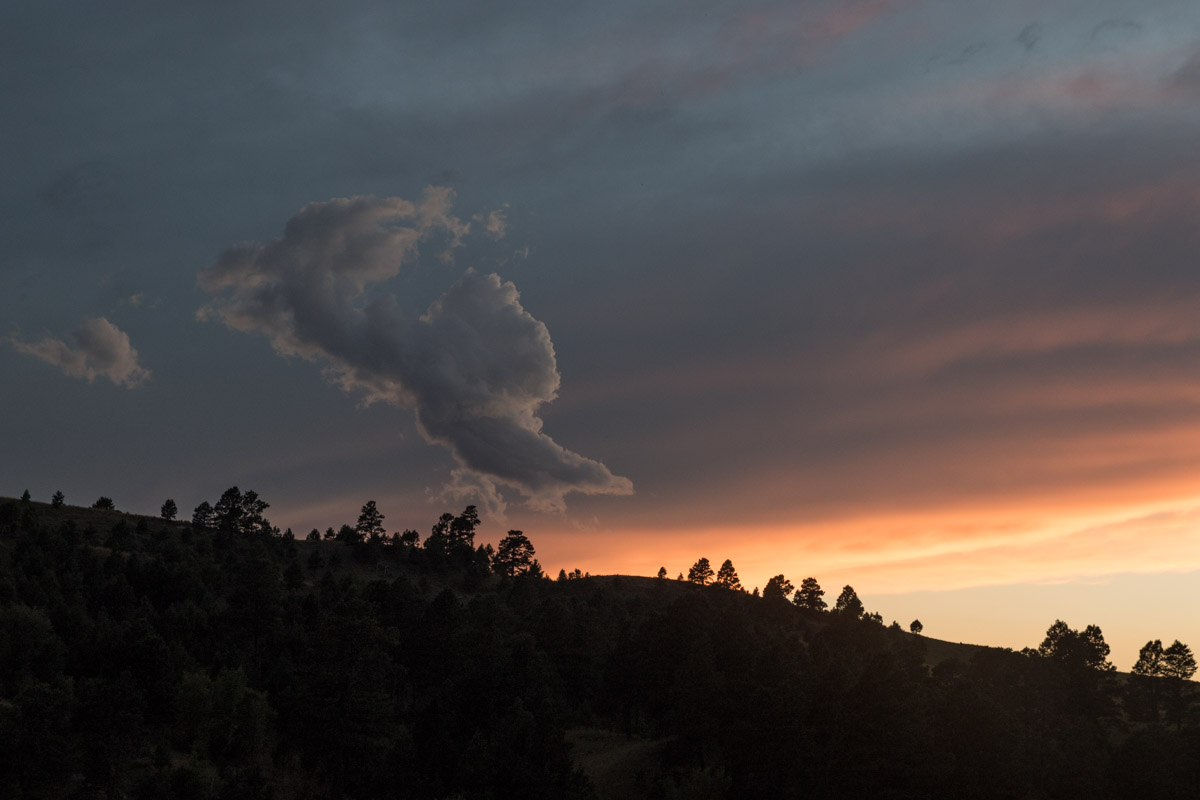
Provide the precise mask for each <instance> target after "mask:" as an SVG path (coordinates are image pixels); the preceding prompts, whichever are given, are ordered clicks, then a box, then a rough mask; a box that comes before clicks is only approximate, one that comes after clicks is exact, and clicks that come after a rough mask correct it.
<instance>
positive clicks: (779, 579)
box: [762, 575, 796, 600]
mask: <svg viewBox="0 0 1200 800" xmlns="http://www.w3.org/2000/svg"><path fill="white" fill-rule="evenodd" d="M795 588H796V587H795V586H793V585H792V582H791V581H789V580H788V579H787V578H785V577H783V575H776V576H775V577H774V578H771V579H770V580H768V581H767V585H766V586H765V587H763V593H762V596H763V599H764V600H787V599H788V595H790V594H791V593H792V591H793V590H794V589H795Z"/></svg>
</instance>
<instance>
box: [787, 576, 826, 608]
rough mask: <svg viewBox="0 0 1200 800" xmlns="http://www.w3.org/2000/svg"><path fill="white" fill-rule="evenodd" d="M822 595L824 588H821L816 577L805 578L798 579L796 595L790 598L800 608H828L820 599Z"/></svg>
mask: <svg viewBox="0 0 1200 800" xmlns="http://www.w3.org/2000/svg"><path fill="white" fill-rule="evenodd" d="M824 595H825V590H824V589H822V588H821V584H819V583H817V579H816V578H805V579H804V580H802V581H800V588H799V589H797V590H796V596H795V597H793V598H792V602H793V603H795V604H796V605H797V606H799V607H800V608H807V609H810V610H812V611H824V610H825V609H826V608H828V606H827V605H826V604H825V601H824V600H823V599H822V597H824Z"/></svg>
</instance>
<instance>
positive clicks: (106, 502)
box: [26, 492, 116, 511]
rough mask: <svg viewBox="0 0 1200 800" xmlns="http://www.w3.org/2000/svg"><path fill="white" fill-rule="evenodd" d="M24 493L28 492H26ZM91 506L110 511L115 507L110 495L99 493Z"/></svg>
mask: <svg viewBox="0 0 1200 800" xmlns="http://www.w3.org/2000/svg"><path fill="white" fill-rule="evenodd" d="M26 494H28V492H27V493H26ZM92 508H102V509H105V510H106V511H112V510H113V509H115V508H116V506H115V505H113V501H112V498H111V497H105V496H103V495H101V496H100V498H99V499H98V500H96V502H94V503H92Z"/></svg>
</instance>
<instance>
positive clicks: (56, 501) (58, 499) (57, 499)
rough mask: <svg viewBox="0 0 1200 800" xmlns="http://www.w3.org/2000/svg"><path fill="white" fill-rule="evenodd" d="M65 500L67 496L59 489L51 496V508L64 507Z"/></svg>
mask: <svg viewBox="0 0 1200 800" xmlns="http://www.w3.org/2000/svg"><path fill="white" fill-rule="evenodd" d="M65 500H66V498H65V497H63V493H62V492H61V491H57V492H55V493H54V496H53V497H51V498H50V507H51V508H62V506H63V502H64V501H65Z"/></svg>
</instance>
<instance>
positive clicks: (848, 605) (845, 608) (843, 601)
mask: <svg viewBox="0 0 1200 800" xmlns="http://www.w3.org/2000/svg"><path fill="white" fill-rule="evenodd" d="M833 610H834V611H835V612H836V613H838V614H841V615H843V616H847V617H853V618H855V619H858V618H859V617H861V616H862V615H863V613H864V612H865V610H866V609H864V608H863V604H862V601H861V600H859V599H858V594H857V593H856V592H855V591H854V587H853V586H850V585H846V586H843V587H842V593H841V594H839V595H838V599H837V601H836V602H835V603H834V605H833Z"/></svg>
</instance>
